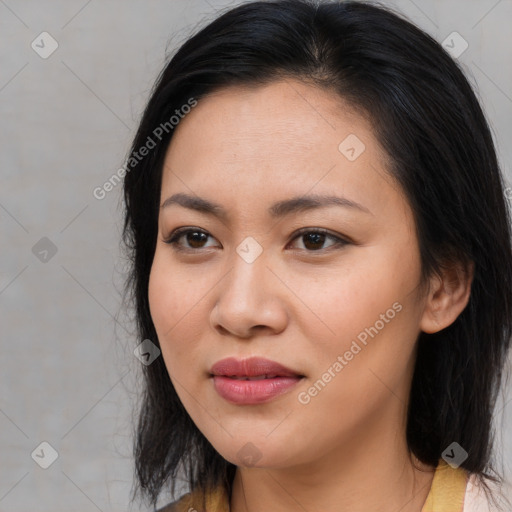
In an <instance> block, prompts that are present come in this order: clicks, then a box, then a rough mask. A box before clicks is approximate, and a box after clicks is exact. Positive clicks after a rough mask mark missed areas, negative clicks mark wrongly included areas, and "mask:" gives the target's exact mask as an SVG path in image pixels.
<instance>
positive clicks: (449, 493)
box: [161, 459, 469, 512]
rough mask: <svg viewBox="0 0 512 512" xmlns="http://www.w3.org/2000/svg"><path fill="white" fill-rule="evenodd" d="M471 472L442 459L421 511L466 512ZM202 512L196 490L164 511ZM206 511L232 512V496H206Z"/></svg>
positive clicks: (218, 493) (222, 493) (220, 491)
mask: <svg viewBox="0 0 512 512" xmlns="http://www.w3.org/2000/svg"><path fill="white" fill-rule="evenodd" d="M468 477H469V473H468V472H467V471H466V470H464V469H463V468H460V467H459V468H456V469H454V468H452V467H451V466H450V465H448V464H447V463H446V462H445V461H444V460H443V459H440V460H439V464H438V466H437V468H436V470H435V473H434V478H433V480H432V486H431V487H430V492H429V493H428V496H427V499H426V501H425V504H424V505H423V508H422V509H421V512H463V507H464V496H465V493H466V485H467V482H468ZM167 511H169V512H203V510H202V506H201V495H200V493H199V492H197V491H195V492H193V493H188V494H185V495H184V496H182V497H181V498H180V499H179V500H178V501H177V502H175V503H173V504H171V505H168V507H165V508H163V509H161V512H167ZM205 512H229V497H228V495H227V493H226V492H225V490H224V488H223V487H219V488H217V489H216V490H215V491H214V492H213V493H212V494H210V495H208V496H207V497H206V511H205Z"/></svg>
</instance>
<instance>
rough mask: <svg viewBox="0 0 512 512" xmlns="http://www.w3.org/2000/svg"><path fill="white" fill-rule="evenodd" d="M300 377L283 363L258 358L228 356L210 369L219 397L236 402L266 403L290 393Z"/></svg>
mask: <svg viewBox="0 0 512 512" xmlns="http://www.w3.org/2000/svg"><path fill="white" fill-rule="evenodd" d="M303 377H304V375H301V374H300V373H298V372H296V371H294V370H291V369H290V368H287V367H286V366H283V365H282V364H279V363H276V362H275V361H270V360H269V359H264V358H261V357H251V358H249V359H235V358H234V357H228V358H227V359H222V360H221V361H218V362H217V363H215V364H214V365H213V366H212V368H211V378H212V381H213V387H214V389H215V390H216V391H217V393H218V394H219V395H220V396H221V397H222V398H224V399H225V400H227V401H228V402H231V403H232V404H236V405H258V404H263V403H265V402H269V401H270V400H273V399H274V398H276V397H278V396H279V395H282V394H284V393H287V392H289V391H290V390H291V389H293V388H294V387H295V386H296V385H297V384H298V383H299V382H301V381H302V379H303Z"/></svg>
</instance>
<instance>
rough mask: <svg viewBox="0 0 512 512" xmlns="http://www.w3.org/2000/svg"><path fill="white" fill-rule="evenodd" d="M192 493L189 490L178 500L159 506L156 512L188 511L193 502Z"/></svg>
mask: <svg viewBox="0 0 512 512" xmlns="http://www.w3.org/2000/svg"><path fill="white" fill-rule="evenodd" d="M191 498H192V494H191V493H190V492H188V493H187V494H184V495H183V496H182V497H181V498H179V499H178V500H176V501H172V502H171V503H168V504H167V505H165V506H164V507H162V508H159V509H158V510H157V511H156V512H188V510H189V508H191V507H190V503H191Z"/></svg>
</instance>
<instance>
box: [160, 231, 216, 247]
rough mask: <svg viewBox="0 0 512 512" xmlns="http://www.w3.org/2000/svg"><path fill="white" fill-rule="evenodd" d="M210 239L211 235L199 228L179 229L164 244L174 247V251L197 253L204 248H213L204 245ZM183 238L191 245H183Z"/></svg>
mask: <svg viewBox="0 0 512 512" xmlns="http://www.w3.org/2000/svg"><path fill="white" fill-rule="evenodd" d="M208 237H211V235H210V234H209V233H208V232H206V231H203V230H202V229H199V228H179V229H176V230H175V231H173V232H172V233H171V234H170V235H169V237H168V238H166V239H165V240H164V243H166V244H169V245H172V246H173V249H176V250H178V251H182V250H188V251H195V250H197V249H201V248H203V247H212V246H207V245H204V243H205V242H206V241H207V240H208ZM181 238H185V240H186V242H187V243H188V244H189V245H188V246H187V245H185V246H183V244H181V243H180V242H179V241H180V239H181Z"/></svg>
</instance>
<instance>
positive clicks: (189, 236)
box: [187, 231, 207, 249]
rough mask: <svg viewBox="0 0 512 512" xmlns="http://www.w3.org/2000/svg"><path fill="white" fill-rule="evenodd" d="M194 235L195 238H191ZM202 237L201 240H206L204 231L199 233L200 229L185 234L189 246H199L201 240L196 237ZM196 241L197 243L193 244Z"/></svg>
mask: <svg viewBox="0 0 512 512" xmlns="http://www.w3.org/2000/svg"><path fill="white" fill-rule="evenodd" d="M193 237H195V240H194V239H193ZM201 237H202V238H203V240H202V241H203V242H205V241H206V238H207V235H206V233H201V232H200V231H191V232H189V233H188V234H187V242H188V243H189V244H190V246H191V247H193V248H195V249H197V248H198V247H201V240H198V238H201ZM195 243H197V244H198V245H197V246H195V245H194V244H195Z"/></svg>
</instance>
